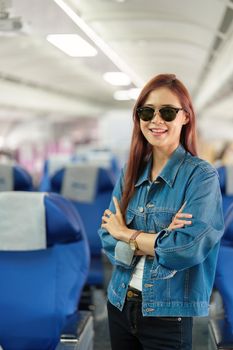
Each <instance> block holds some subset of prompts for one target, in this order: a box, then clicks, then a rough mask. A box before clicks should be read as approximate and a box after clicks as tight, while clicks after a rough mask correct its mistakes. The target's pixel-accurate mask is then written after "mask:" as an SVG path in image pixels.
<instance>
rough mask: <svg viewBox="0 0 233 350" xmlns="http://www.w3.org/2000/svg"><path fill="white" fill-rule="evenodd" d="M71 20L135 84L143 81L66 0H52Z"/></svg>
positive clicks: (142, 83)
mask: <svg viewBox="0 0 233 350" xmlns="http://www.w3.org/2000/svg"><path fill="white" fill-rule="evenodd" d="M54 2H55V3H56V4H57V5H58V6H60V8H61V9H62V10H63V11H64V12H65V13H66V14H67V15H68V16H69V17H70V18H71V19H72V21H73V22H74V23H75V24H76V25H77V26H78V27H79V28H80V29H81V30H82V31H83V32H84V33H85V34H86V35H87V36H88V37H89V38H90V39H91V40H92V41H93V42H94V43H95V45H96V46H97V47H98V48H99V49H100V50H101V51H102V52H103V53H104V54H105V55H106V56H107V57H108V58H109V59H110V60H111V61H112V62H113V63H114V64H115V65H116V66H117V67H118V68H119V70H121V71H122V72H125V73H127V74H128V75H129V76H130V78H131V79H132V81H133V83H134V84H135V85H136V86H142V85H144V81H143V80H142V79H141V78H140V77H139V76H138V75H137V74H136V73H135V72H134V71H133V70H132V69H131V67H130V66H128V65H127V64H126V63H125V62H124V61H123V60H122V59H121V58H120V57H119V56H118V55H117V54H116V52H115V51H113V49H112V48H111V47H110V46H109V45H108V44H107V43H106V42H105V41H104V40H103V39H102V38H101V37H100V36H99V35H98V34H96V32H95V31H94V30H93V29H92V28H91V27H90V26H89V25H88V24H87V23H86V22H85V21H84V20H83V19H82V18H81V17H80V16H79V15H78V14H77V13H76V12H75V11H74V10H73V9H72V7H71V6H70V5H68V3H67V1H66V0H54Z"/></svg>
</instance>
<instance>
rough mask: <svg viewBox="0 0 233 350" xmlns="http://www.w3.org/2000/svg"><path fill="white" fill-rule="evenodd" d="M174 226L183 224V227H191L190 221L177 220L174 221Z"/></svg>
mask: <svg viewBox="0 0 233 350" xmlns="http://www.w3.org/2000/svg"><path fill="white" fill-rule="evenodd" d="M174 224H177V225H179V224H184V225H191V224H192V221H191V220H179V219H174Z"/></svg>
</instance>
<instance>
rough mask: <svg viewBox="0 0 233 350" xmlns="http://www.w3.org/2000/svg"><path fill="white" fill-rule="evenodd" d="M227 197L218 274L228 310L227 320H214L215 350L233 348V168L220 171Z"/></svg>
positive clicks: (217, 283)
mask: <svg viewBox="0 0 233 350" xmlns="http://www.w3.org/2000/svg"><path fill="white" fill-rule="evenodd" d="M218 172H219V179H220V187H221V191H222V197H223V213H224V221H225V230H224V235H223V237H222V239H221V245H220V249H219V256H218V261H217V267H216V275H215V283H214V285H215V288H216V290H217V292H218V293H219V294H220V298H221V300H222V303H223V307H224V310H223V311H224V314H223V317H211V318H210V322H209V333H210V341H211V348H213V349H233V282H232V276H231V275H232V261H233V167H231V166H228V167H220V168H219V169H218Z"/></svg>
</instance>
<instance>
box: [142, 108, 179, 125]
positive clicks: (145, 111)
mask: <svg viewBox="0 0 233 350" xmlns="http://www.w3.org/2000/svg"><path fill="white" fill-rule="evenodd" d="M181 110H183V108H176V107H170V106H165V107H161V108H159V109H155V108H152V107H139V108H137V115H138V116H139V118H140V119H141V120H144V121H145V122H149V121H151V120H152V119H153V118H154V115H155V113H157V112H159V114H160V116H161V118H162V119H163V120H164V121H165V122H172V121H173V120H174V119H175V118H176V115H177V113H178V112H179V111H181Z"/></svg>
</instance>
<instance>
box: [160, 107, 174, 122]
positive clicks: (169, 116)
mask: <svg viewBox="0 0 233 350" xmlns="http://www.w3.org/2000/svg"><path fill="white" fill-rule="evenodd" d="M159 113H160V115H161V117H162V118H163V120H165V121H166V122H171V121H172V120H174V119H175V117H176V114H177V109H175V108H172V107H164V108H161V109H160V110H159Z"/></svg>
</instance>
